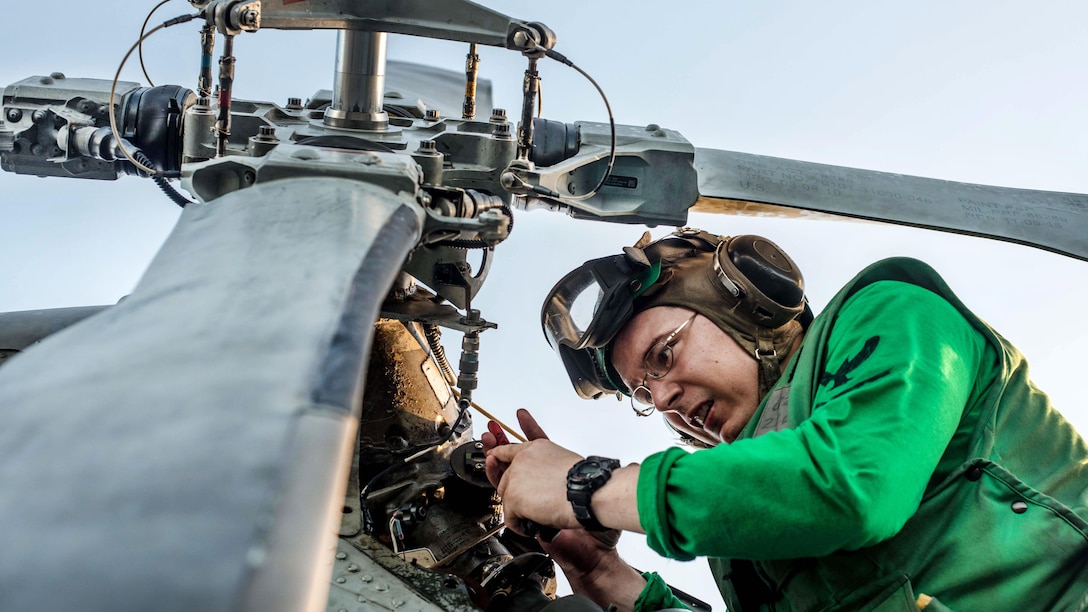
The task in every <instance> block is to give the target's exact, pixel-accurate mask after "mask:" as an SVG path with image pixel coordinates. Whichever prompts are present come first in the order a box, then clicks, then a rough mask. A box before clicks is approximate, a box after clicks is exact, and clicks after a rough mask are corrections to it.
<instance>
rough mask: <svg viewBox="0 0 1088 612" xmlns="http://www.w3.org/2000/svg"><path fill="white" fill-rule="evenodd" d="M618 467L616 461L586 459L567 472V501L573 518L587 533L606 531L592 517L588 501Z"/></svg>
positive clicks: (618, 464) (618, 463)
mask: <svg viewBox="0 0 1088 612" xmlns="http://www.w3.org/2000/svg"><path fill="white" fill-rule="evenodd" d="M618 467H620V462H619V461H617V460H616V459H608V458H605V457H586V458H585V459H582V460H581V461H579V462H578V463H575V464H574V466H573V467H571V468H570V471H569V472H567V500H568V501H569V502H570V506H571V508H574V516H575V518H577V519H578V522H579V523H581V524H582V526H583V527H585V528H586V529H588V530H589V531H605V530H606V529H608V528H607V527H605V526H604V525H602V524H601V523H600V522H599V521H598V520H597V517H595V516H593V509H592V508H590V505H589V501H590V499H592V497H593V493H595V492H596V491H597V489H599V488H601V487H603V486H604V483H606V482H608V479H609V478H612V470H614V469H616V468H618Z"/></svg>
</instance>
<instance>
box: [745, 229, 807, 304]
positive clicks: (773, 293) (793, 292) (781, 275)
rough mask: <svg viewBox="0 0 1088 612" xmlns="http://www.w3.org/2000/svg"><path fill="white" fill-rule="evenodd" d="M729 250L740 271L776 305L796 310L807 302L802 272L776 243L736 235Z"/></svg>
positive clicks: (764, 239)
mask: <svg viewBox="0 0 1088 612" xmlns="http://www.w3.org/2000/svg"><path fill="white" fill-rule="evenodd" d="M727 250H728V253H729V258H730V260H732V262H733V265H734V266H736V268H737V270H739V271H740V273H741V274H743V275H744V276H745V278H746V279H747V280H748V282H749V283H751V286H752V287H753V288H755V289H756V290H758V291H759V292H760V293H762V294H763V295H765V296H766V297H767V298H769V300H770V301H771V302H773V303H774V304H777V305H780V306H782V307H783V308H785V309H787V310H794V309H796V308H797V307H799V306H800V305H801V303H802V302H803V301H804V299H805V284H804V279H803V278H802V277H801V271H800V270H799V269H798V268H797V264H795V263H793V260H792V259H790V256H789V255H787V254H786V253H785V251H783V250H782V249H780V248H778V245H776V244H775V243H773V242H771V241H770V240H767V239H766V238H763V237H762V236H752V235H746V236H736V237H734V238H733V239H732V240H730V241H729V246H728V247H727Z"/></svg>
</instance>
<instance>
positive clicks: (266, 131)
mask: <svg viewBox="0 0 1088 612" xmlns="http://www.w3.org/2000/svg"><path fill="white" fill-rule="evenodd" d="M257 135H258V136H271V137H273V138H274V137H275V136H276V128H274V127H272V126H271V125H262V126H261V127H259V128H257Z"/></svg>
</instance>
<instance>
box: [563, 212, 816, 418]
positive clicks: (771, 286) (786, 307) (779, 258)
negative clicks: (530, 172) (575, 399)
mask: <svg viewBox="0 0 1088 612" xmlns="http://www.w3.org/2000/svg"><path fill="white" fill-rule="evenodd" d="M655 306H678V307H681V308H686V309H689V310H692V311H695V312H697V313H699V314H701V315H703V316H705V317H706V318H708V319H710V320H711V321H713V322H714V324H715V325H717V326H718V327H719V328H720V329H721V330H722V331H724V332H725V333H726V334H728V335H729V336H730V337H731V338H733V339H734V340H735V341H736V342H737V344H739V345H740V346H741V347H742V348H743V349H744V350H745V352H747V353H748V354H749V355H751V356H752V358H753V359H755V360H756V361H758V362H759V392H760V396H761V397H762V396H764V395H766V393H767V392H768V391H769V390H770V388H771V387H772V386H773V385H774V383H775V382H776V381H777V380H778V377H779V373H780V372H779V366H780V363H781V361H780V360H781V358H783V357H784V356H785V355H787V354H788V352H789V350H790V348H791V347H792V346H793V343H794V341H795V340H796V339H797V337H798V336H799V335H800V334H801V333H802V332H803V331H804V329H806V328H807V327H808V324H809V323H810V322H811V321H812V311H811V310H810V309H809V307H808V302H807V300H806V298H805V292H804V280H803V279H802V276H801V272H800V270H798V268H797V265H796V264H795V263H794V262H793V260H792V259H790V257H789V256H788V255H786V253H785V252H783V251H782V250H781V249H780V248H778V246H777V245H775V244H774V243H773V242H771V241H770V240H767V239H766V238H762V237H759V236H750V235H745V236H735V237H728V236H717V235H714V234H711V233H709V232H705V231H702V230H699V229H694V228H682V229H679V230H677V231H675V232H673V233H671V234H668V235H666V236H664V237H662V238H660V239H658V240H652V239H651V237H650V234H649V233H648V232H647V233H645V234H644V235H643V236H642V238H641V239H640V240H639V241H638V242H637V243H636V244H635V246H634V247H626V248H624V252H623V254H620V255H612V256H608V257H602V258H599V259H594V260H590V261H587V262H586V263H584V264H583V265H582V266H580V267H578V268H576V269H575V270H573V271H572V272H570V273H569V274H567V275H566V276H565V277H563V279H561V280H560V281H559V282H558V283H556V285H555V287H553V288H552V291H551V293H550V294H549V295H548V298H547V299H546V300H545V302H544V306H543V308H542V310H541V324H542V326H543V328H544V334H545V337H546V338H547V339H548V342H549V344H551V346H552V348H554V349H555V351H556V352H557V353H558V354H559V356H560V358H561V360H562V361H563V365H564V366H565V367H566V370H567V374H568V376H569V377H570V380H571V383H572V384H573V385H574V388H575V390H576V391H577V392H578V394H579V395H580V396H582V397H583V398H598V397H601V396H603V395H606V394H612V395H617V394H622V395H629V394H630V393H631V391H632V390H631V389H628V388H627V387H626V385H624V383H623V381H622V380H621V378H620V376H619V374H618V373H617V372H616V370H615V368H614V367H613V366H612V363H611V355H610V352H611V344H612V341H613V339H614V338H615V337H616V334H617V333H618V332H619V330H620V329H621V328H622V327H623V326H624V325H626V324H627V322H628V321H629V320H630V319H631V317H633V316H634V315H635V314H637V313H639V312H642V311H644V310H646V309H648V308H653V307H655ZM636 412H638V411H637V410H636ZM640 414H642V413H640Z"/></svg>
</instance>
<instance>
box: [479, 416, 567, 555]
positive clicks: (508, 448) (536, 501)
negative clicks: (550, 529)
mask: <svg viewBox="0 0 1088 612" xmlns="http://www.w3.org/2000/svg"><path fill="white" fill-rule="evenodd" d="M518 422H519V423H520V424H521V429H522V431H523V432H525V437H526V438H527V439H528V440H529V441H528V442H526V443H524V444H500V440H498V438H497V436H496V435H495V434H494V433H492V432H490V431H489V432H488V433H485V434H484V435H483V436H482V441H483V444H484V450H485V451H486V452H487V464H486V473H487V478H488V480H490V481H491V484H492V485H494V486H495V488H496V490H498V492H499V496H500V497H502V500H503V513H504V515H505V517H506V526H507V528H509V529H513V530H514V531H516V532H518V533H522V534H524V524H523V521H524V520H525V519H529V520H532V521H534V522H536V523H537V524H538V525H548V526H554V527H557V528H560V529H563V528H578V527H581V525H580V524H579V523H578V520H577V519H576V518H574V511H573V510H572V509H571V507H570V503H569V502H568V501H567V472H568V471H569V470H570V468H571V466H572V465H574V464H575V463H577V462H578V461H579V460H581V459H582V457H581V456H580V455H577V454H575V453H572V452H571V451H568V450H567V449H565V448H563V447H561V446H559V445H557V444H555V443H553V442H551V441H550V440H548V435H547V434H545V433H544V430H543V429H541V428H540V425H539V424H538V423H537V422H536V419H534V418H533V417H532V415H530V414H529V411H528V410H524V409H522V410H518Z"/></svg>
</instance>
